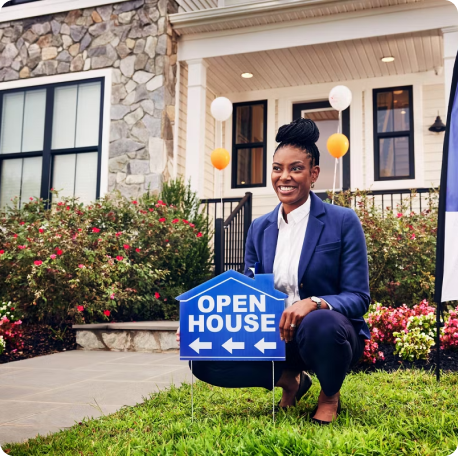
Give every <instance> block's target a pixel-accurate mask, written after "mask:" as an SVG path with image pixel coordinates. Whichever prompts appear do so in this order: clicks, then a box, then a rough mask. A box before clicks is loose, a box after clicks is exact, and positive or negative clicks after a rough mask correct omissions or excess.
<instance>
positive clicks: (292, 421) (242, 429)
mask: <svg viewBox="0 0 458 456" xmlns="http://www.w3.org/2000/svg"><path fill="white" fill-rule="evenodd" d="M277 390H278V391H277V397H278V398H279V397H280V394H281V391H280V389H277ZM194 391H195V420H194V423H192V422H191V401H190V385H183V386H182V387H181V388H178V389H177V388H172V389H170V390H168V391H165V392H161V393H159V394H155V395H153V396H151V398H150V399H149V400H148V401H146V402H145V403H144V404H141V405H138V406H136V407H129V408H124V409H122V410H121V411H119V412H117V413H115V414H113V415H110V416H106V417H103V418H101V419H99V420H92V421H85V422H83V424H82V425H75V426H74V427H73V428H71V429H69V430H66V431H62V432H60V433H58V434H54V435H52V436H49V437H47V438H40V437H39V438H36V439H34V440H31V441H29V442H28V443H26V444H21V445H4V446H3V448H8V449H10V454H12V455H13V456H21V455H24V456H25V455H27V456H31V455H84V456H87V455H101V456H102V455H103V456H107V455H144V454H154V455H158V454H160V455H199V456H202V455H216V454H224V455H347V454H348V455H361V456H367V455H383V456H389V455H396V456H398V455H403V454H406V455H422V456H428V455H434V456H437V455H444V456H448V455H450V454H451V453H453V451H454V450H455V449H456V448H457V446H458V400H457V396H458V394H457V393H458V374H444V376H443V377H442V380H441V383H440V384H439V385H438V384H437V383H436V380H435V377H434V375H433V374H430V373H424V372H419V371H404V372H401V371H398V372H396V373H393V374H387V373H385V372H378V373H375V374H352V375H349V376H348V377H347V379H346V381H345V384H344V386H343V388H342V399H343V400H342V407H343V410H342V414H341V415H340V417H339V419H338V421H337V422H336V424H334V425H332V426H327V427H320V426H318V425H316V424H312V423H311V422H310V419H309V413H310V412H311V411H312V410H313V408H314V406H315V401H316V398H317V396H318V392H319V385H318V382H317V381H316V379H315V381H314V384H313V387H312V390H311V393H309V394H307V395H306V396H305V397H304V398H303V399H302V401H301V402H300V405H299V407H298V408H297V409H296V410H294V411H289V412H287V413H283V412H281V413H280V414H278V415H277V420H276V423H275V424H274V423H272V394H271V393H270V392H268V391H266V390H262V389H243V390H225V389H221V388H216V387H211V386H209V385H206V384H204V383H200V382H199V383H198V384H197V385H195V389H194Z"/></svg>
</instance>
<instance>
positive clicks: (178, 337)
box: [177, 328, 180, 346]
mask: <svg viewBox="0 0 458 456" xmlns="http://www.w3.org/2000/svg"><path fill="white" fill-rule="evenodd" d="M177 342H178V346H180V328H178V329H177Z"/></svg>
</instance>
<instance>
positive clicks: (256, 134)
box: [235, 104, 264, 144]
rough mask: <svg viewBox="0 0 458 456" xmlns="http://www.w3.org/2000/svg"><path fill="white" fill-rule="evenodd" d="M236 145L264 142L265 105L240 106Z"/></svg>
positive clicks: (238, 109)
mask: <svg viewBox="0 0 458 456" xmlns="http://www.w3.org/2000/svg"><path fill="white" fill-rule="evenodd" d="M236 119H237V120H236V124H237V125H236V134H235V137H236V144H248V143H257V142H263V141H264V105H260V104H258V105H251V106H238V107H237V112H236Z"/></svg>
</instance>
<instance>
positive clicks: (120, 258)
mask: <svg viewBox="0 0 458 456" xmlns="http://www.w3.org/2000/svg"><path fill="white" fill-rule="evenodd" d="M116 259H117V260H118V261H122V260H123V259H124V258H123V257H122V256H120V255H118V256H117V257H116Z"/></svg>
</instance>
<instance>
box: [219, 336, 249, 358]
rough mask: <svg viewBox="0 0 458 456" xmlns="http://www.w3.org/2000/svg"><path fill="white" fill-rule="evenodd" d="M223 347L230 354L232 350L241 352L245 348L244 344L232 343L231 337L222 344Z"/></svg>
mask: <svg viewBox="0 0 458 456" xmlns="http://www.w3.org/2000/svg"><path fill="white" fill-rule="evenodd" d="M223 347H224V348H225V349H226V350H227V351H228V352H229V353H230V354H232V350H243V349H244V348H245V342H232V337H231V338H230V339H229V340H228V341H227V342H225V343H224V344H223Z"/></svg>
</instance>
